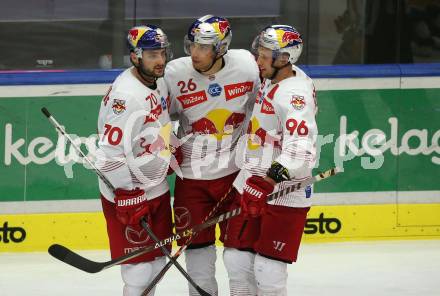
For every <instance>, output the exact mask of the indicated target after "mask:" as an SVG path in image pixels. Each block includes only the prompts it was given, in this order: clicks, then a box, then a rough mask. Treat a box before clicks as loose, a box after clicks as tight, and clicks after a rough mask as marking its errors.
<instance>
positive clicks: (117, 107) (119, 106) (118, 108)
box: [112, 99, 126, 115]
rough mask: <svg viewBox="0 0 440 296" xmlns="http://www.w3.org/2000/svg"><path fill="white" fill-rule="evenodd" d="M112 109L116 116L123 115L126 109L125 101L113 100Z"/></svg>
mask: <svg viewBox="0 0 440 296" xmlns="http://www.w3.org/2000/svg"><path fill="white" fill-rule="evenodd" d="M112 109H113V113H115V114H116V115H119V114H121V113H123V112H124V111H125V109H126V107H125V100H118V99H114V100H113V105H112Z"/></svg>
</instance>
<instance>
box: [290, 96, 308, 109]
mask: <svg viewBox="0 0 440 296" xmlns="http://www.w3.org/2000/svg"><path fill="white" fill-rule="evenodd" d="M290 104H292V106H293V108H295V109H296V110H302V109H304V106H305V105H306V101H305V100H304V97H303V96H297V95H293V96H292V99H290Z"/></svg>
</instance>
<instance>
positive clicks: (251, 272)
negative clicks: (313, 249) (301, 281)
mask: <svg viewBox="0 0 440 296" xmlns="http://www.w3.org/2000/svg"><path fill="white" fill-rule="evenodd" d="M302 46H303V42H302V39H301V36H300V34H299V33H298V32H297V31H296V30H295V29H294V28H293V27H291V26H286V25H273V26H269V27H267V28H265V29H264V30H263V31H262V32H261V33H260V34H259V35H258V36H257V37H256V38H255V40H254V43H253V50H254V52H255V54H256V56H257V64H258V66H259V68H260V72H261V76H262V77H263V78H264V81H263V82H262V84H261V87H260V90H259V92H258V95H257V99H256V103H255V106H254V109H253V113H252V116H251V119H250V123H249V128H248V133H247V148H246V152H245V156H244V157H245V161H244V165H243V167H242V168H241V170H240V173H239V175H238V176H237V179H236V180H235V181H234V186H235V187H236V188H237V190H238V191H239V192H240V193H241V196H238V197H236V199H235V201H234V202H235V207H239V206H241V208H242V211H243V214H242V215H240V216H238V217H237V218H233V219H231V220H229V223H228V227H227V234H226V238H225V251H224V262H225V265H226V269H227V271H228V276H229V282H230V290H231V293H230V294H231V295H240V296H245V295H246V296H248V295H267V296H268V295H281V296H284V295H287V290H286V281H287V264H289V263H292V262H295V261H296V259H297V254H298V248H299V245H300V241H301V236H302V233H303V230H304V225H305V221H306V215H307V212H308V210H309V208H310V206H311V202H310V199H311V188H310V187H308V188H306V189H305V190H301V191H299V192H293V193H290V194H288V195H286V196H283V197H280V198H278V199H277V200H275V201H271V202H266V199H267V195H268V194H270V193H271V192H272V191H274V190H275V191H277V190H279V189H281V188H284V187H286V186H289V185H292V184H294V183H297V182H299V181H302V180H304V179H306V178H308V177H310V176H311V171H312V168H313V167H314V164H315V157H316V148H315V141H316V136H317V134H318V129H317V125H316V121H315V114H316V112H317V104H316V100H315V88H314V86H313V82H312V80H311V79H310V78H309V77H308V76H307V75H306V74H305V73H304V72H303V71H301V70H300V69H299V68H298V67H296V66H294V63H295V62H296V61H297V59H298V58H299V56H300V54H301V50H302Z"/></svg>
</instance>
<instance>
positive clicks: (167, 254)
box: [41, 107, 211, 296]
mask: <svg viewBox="0 0 440 296" xmlns="http://www.w3.org/2000/svg"><path fill="white" fill-rule="evenodd" d="M41 111H42V112H43V114H44V115H45V116H46V117H47V118H48V119H49V121H50V123H51V124H52V125H53V126H54V127H55V129H57V130H58V131H59V132H60V133H61V134H62V135H63V136H65V137H66V138H67V139H68V140H69V142H70V145H71V146H73V147H74V148H75V150H76V151H77V152H78V153H79V154H80V155H81V157H82V158H83V159H85V160H86V161H87V163H88V164H89V165H90V167H91V168H93V170H94V171H95V173H96V174H97V175H98V177H99V178H100V179H101V180H102V181H103V182H104V183H105V185H107V186H108V188H109V189H110V190H111V191H112V192H114V191H115V189H116V188H115V187H114V186H113V184H112V183H111V182H110V181H109V180H108V179H107V177H106V176H105V175H104V174H103V173H102V172H101V171H100V170H99V169H98V168H97V167H96V166H95V164H94V163H93V162H92V161H91V160H90V159H89V158H88V157H87V156H86V155H85V154H84V153H83V152H82V151H81V149H80V147H78V146H77V145H75V143H74V142H73V140H72V138H71V137H70V136H69V135H68V134H67V133H66V131H65V129H64V128H63V127H62V126H61V125H60V124H59V123H58V121H57V120H56V119H55V118H54V117H53V116H52V115H51V114H50V112H49V111H48V110H47V109H46V108H44V107H43V108H42V109H41ZM141 225H142V227H143V228H144V229H145V230H146V231H147V232H148V234H149V235H150V237H151V238H152V239H153V241H154V242H155V243H158V242H159V239H158V238H157V236H156V235H155V234H154V233H153V231H152V230H151V228H150V227H149V226H148V224H147V222H146V220H145V218H142V221H141ZM160 248H161V250H162V252H163V253H164V255H166V256H167V257H168V258H169V259H170V261H169V262H171V264H174V265H175V266H176V267H177V269H178V270H179V271H180V272H181V273H182V274H183V276H184V277H185V278H186V279H187V280H188V282H189V283H190V284H191V285H192V286H193V287H194V289H196V290H197V292H199V294H200V295H202V296H211V295H210V294H209V293H207V292H205V291H204V290H203V289H202V288H200V287H199V286H198V285H197V284H196V283H195V282H194V280H193V279H192V278H191V277H190V276H189V274H188V273H187V272H186V271H185V269H183V267H182V266H181V265H180V263H179V262H177V261H176V260H174V259H173V258H172V257H171V255H170V253H169V252H168V250H167V249H166V248H165V245H160ZM48 251H49V254H51V255H52V253H51V252H50V248H49V250H48ZM55 258H56V257H55Z"/></svg>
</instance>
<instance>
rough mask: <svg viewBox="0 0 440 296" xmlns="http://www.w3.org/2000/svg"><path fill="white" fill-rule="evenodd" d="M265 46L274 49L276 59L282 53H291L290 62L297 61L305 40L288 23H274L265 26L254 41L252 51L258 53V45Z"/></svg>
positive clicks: (273, 54) (273, 53)
mask: <svg viewBox="0 0 440 296" xmlns="http://www.w3.org/2000/svg"><path fill="white" fill-rule="evenodd" d="M259 46H261V47H265V48H268V49H270V50H272V57H273V59H274V60H275V59H276V58H277V57H279V56H280V55H281V54H283V53H286V54H288V55H289V62H290V63H291V64H294V63H296V61H297V60H298V58H299V56H300V55H301V52H302V48H303V41H302V39H301V35H300V34H299V33H298V31H297V30H296V29H295V28H294V27H292V26H288V25H272V26H269V27H266V28H264V29H263V30H262V31H261V32H260V34H258V36H257V37H255V39H254V41H253V42H252V52H254V53H256V52H257V50H258V47H259Z"/></svg>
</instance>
